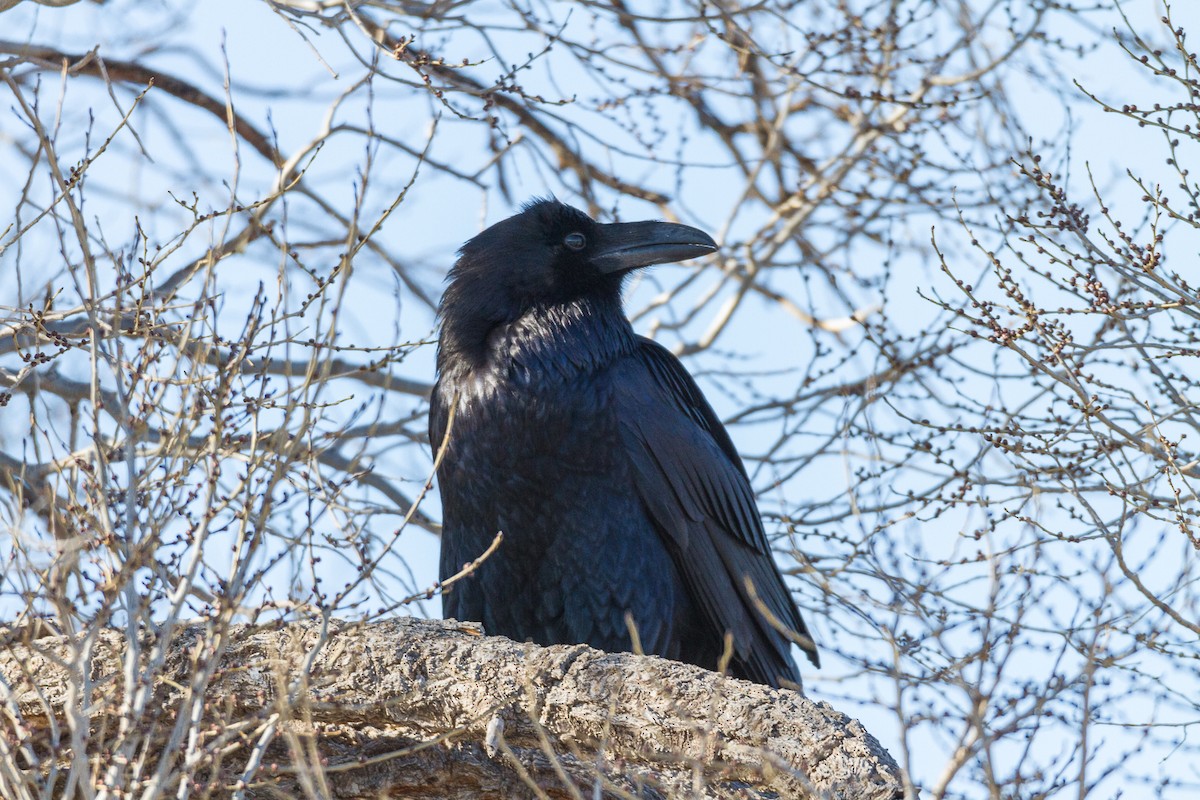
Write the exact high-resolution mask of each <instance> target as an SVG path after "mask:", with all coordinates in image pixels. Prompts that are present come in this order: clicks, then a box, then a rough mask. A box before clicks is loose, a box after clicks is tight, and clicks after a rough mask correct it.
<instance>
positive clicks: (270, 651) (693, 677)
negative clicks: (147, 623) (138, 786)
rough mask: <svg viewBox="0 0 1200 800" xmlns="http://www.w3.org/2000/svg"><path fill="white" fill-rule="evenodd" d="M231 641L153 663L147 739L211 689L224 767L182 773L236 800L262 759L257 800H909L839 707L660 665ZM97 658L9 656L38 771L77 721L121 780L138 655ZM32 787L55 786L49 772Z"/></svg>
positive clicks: (417, 635)
mask: <svg viewBox="0 0 1200 800" xmlns="http://www.w3.org/2000/svg"><path fill="white" fill-rule="evenodd" d="M22 631H24V634H23V635H21V634H22ZM223 638H224V641H226V642H227V644H225V645H224V647H223V648H222V649H218V650H213V649H212V646H213V642H214V640H220V637H214V636H212V634H211V631H210V630H207V629H206V628H205V627H202V626H193V627H185V628H182V629H179V631H178V632H177V633H176V635H174V636H173V637H172V640H171V642H170V644H169V646H168V648H167V649H166V654H165V659H164V660H163V662H162V664H161V665H160V666H159V667H158V668H157V669H156V668H154V667H153V666H152V665H148V664H147V658H145V657H143V658H142V659H141V661H142V663H141V667H142V669H141V673H142V675H143V676H148V677H146V678H145V680H146V682H147V684H146V685H148V686H152V687H153V691H154V695H153V696H154V701H153V702H152V703H150V704H148V705H147V708H146V710H144V711H142V712H140V713H141V717H140V718H139V719H137V720H135V725H136V726H137V727H136V729H137V730H140V731H142V732H143V734H144V735H145V736H146V737H147V741H149V740H151V739H153V740H155V741H159V740H161V741H164V742H165V741H166V740H167V739H168V738H169V733H170V730H171V726H173V725H174V726H176V727H178V722H179V720H180V719H182V718H184V717H185V716H186V714H185V709H186V708H187V703H188V697H189V695H190V692H189V686H195V687H196V689H195V691H194V693H195V696H196V697H197V699H199V697H200V694H201V693H202V695H203V698H202V700H203V702H202V704H201V705H200V707H202V708H203V721H204V723H207V724H206V725H205V726H202V727H204V729H205V730H208V731H210V732H211V740H212V741H211V745H210V747H209V750H210V751H211V752H213V753H215V752H217V751H218V750H219V751H220V752H221V756H220V757H219V758H215V759H214V758H211V757H207V756H206V758H205V759H202V760H201V761H200V762H198V763H195V762H194V764H193V767H191V768H190V769H191V772H189V771H188V769H189V768H186V767H177V768H174V769H175V771H176V772H177V773H179V774H187V775H188V779H189V780H193V781H195V780H203V781H208V782H209V783H210V785H217V786H223V787H226V789H227V791H228V792H229V793H234V792H236V791H237V790H238V786H237V779H238V778H239V777H240V776H241V775H242V773H243V771H244V770H245V765H246V763H247V762H248V760H249V759H252V758H257V759H259V761H260V762H261V765H262V766H261V767H260V768H259V769H258V770H257V771H256V773H255V774H254V777H253V778H252V779H251V780H250V781H249V783H248V784H247V785H246V787H245V788H244V790H243V791H244V796H245V797H302V796H308V795H307V794H306V791H307V792H310V793H311V792H315V794H316V796H327V797H330V798H335V799H337V800H341V799H342V798H373V799H374V798H382V797H452V798H480V797H537V796H542V797H551V798H560V797H561V798H569V797H581V796H593V797H598V796H604V797H622V796H626V797H628V796H634V797H639V798H683V797H688V798H691V797H698V798H735V797H736V798H810V797H812V798H846V799H847V800H849V799H850V798H853V799H854V800H859V799H862V800H876V799H878V800H884V798H889V799H890V798H899V797H902V796H903V789H902V783H901V776H900V770H899V768H898V767H897V766H896V763H895V761H894V760H893V759H892V758H891V756H889V755H888V754H887V752H886V751H884V749H883V748H882V747H881V746H880V745H879V743H878V742H877V741H876V740H875V739H874V737H872V736H871V735H870V734H869V733H867V731H866V730H864V729H863V727H862V726H861V725H860V724H859V723H858V722H856V721H854V720H852V719H850V718H849V717H847V716H846V715H844V714H841V713H839V712H837V711H835V710H834V709H833V708H831V707H830V706H829V705H827V704H825V703H819V702H814V701H812V700H809V699H807V698H805V697H804V696H803V695H801V694H799V693H796V692H791V691H787V690H772V689H769V688H767V687H763V686H759V685H756V684H752V683H747V682H744V681H739V680H734V679H729V678H724V677H722V676H720V675H717V674H716V673H712V672H708V671H706V670H702V669H698V668H696V667H692V666H689V665H685V664H679V663H676V662H672V661H667V660H664V659H660V658H654V657H647V656H636V655H631V654H610V653H602V652H600V651H597V650H592V649H590V648H587V647H583V646H570V647H568V646H559V647H538V646H535V645H530V644H520V643H517V642H513V641H510V640H508V639H504V638H500V637H483V636H480V635H479V632H478V629H476V628H473V627H472V626H469V625H466V624H462V623H457V622H453V621H445V622H442V621H426V620H416V619H398V620H392V621H388V622H380V623H370V624H352V623H343V622H336V621H334V622H331V623H330V624H329V626H328V628H327V629H324V630H323V629H322V628H321V626H320V625H319V624H315V623H314V624H291V625H286V626H279V627H259V628H252V627H248V626H232V627H230V628H228V629H227V631H226V634H225V636H224V637H223ZM142 644H143V645H144V648H143V652H145V651H146V649H148V648H146V647H145V646H146V645H148V644H150V642H149V640H147V641H146V642H143V643H142ZM79 652H80V648H79V645H78V642H77V640H70V639H67V638H65V637H61V636H45V637H43V638H37V639H35V638H33V636H32V635H31V634H30V633H29V632H28V630H27V629H18V630H17V631H10V632H9V634H8V636H6V637H3V638H0V677H2V678H3V682H2V683H0V707H7V709H8V710H9V713H10V714H13V713H16V714H17V715H18V716H19V719H20V724H13V725H12V726H11V729H10V726H9V725H7V724H5V725H0V728H3V734H4V735H5V736H6V737H8V738H9V741H10V742H13V741H14V740H13V737H14V736H16V737H17V738H21V736H24V738H25V742H26V744H27V745H28V746H29V748H30V749H29V750H28V752H45V753H46V754H47V755H48V756H51V754H52V757H53V758H55V759H57V760H59V761H64V760H66V759H67V757H68V756H67V754H66V753H65V751H64V750H63V749H62V748H63V746H64V745H63V744H61V743H59V742H58V741H57V740H55V738H54V737H55V736H56V735H57V736H59V737H61V738H62V741H63V742H68V741H69V736H68V735H67V734H66V732H65V728H66V727H67V726H65V725H64V721H65V720H66V719H67V717H68V716H69V714H68V713H67V712H68V711H70V709H71V708H74V709H75V717H76V719H77V720H79V719H84V720H86V721H87V723H88V726H89V734H88V735H89V741H88V750H89V752H90V753H91V754H92V755H93V759H94V762H93V763H103V762H104V761H105V758H106V755H108V751H109V750H111V749H112V747H113V746H114V745H113V742H114V740H113V737H114V736H116V729H117V728H118V727H119V726H117V725H115V724H112V723H113V722H114V721H115V720H116V719H117V717H118V716H119V715H120V714H126V715H128V714H130V713H131V712H130V711H129V707H128V705H125V706H124V708H123V707H122V695H123V691H122V688H123V678H122V675H123V666H122V660H123V658H124V657H125V655H126V652H127V648H126V647H125V641H124V639H123V638H122V636H121V635H120V634H119V633H118V632H116V631H109V630H105V631H102V632H101V634H100V636H99V638H98V640H97V642H96V645H95V647H94V648H93V649H92V654H91V658H90V659H81V657H80V656H79ZM306 663H307V667H306V666H305V665H306ZM197 675H203V676H205V678H204V679H202V680H199V681H197V680H196V676H197ZM83 677H88V678H90V680H91V682H92V686H93V689H92V690H91V696H90V702H89V703H87V704H85V703H83V702H81V701H80V700H78V699H71V698H73V697H74V698H78V697H79V693H78V692H72V691H71V689H70V686H71V684H72V681H74V683H75V685H76V686H78V685H79V684H80V680H81V678H83ZM52 717H53V720H52V719H51V718H52ZM105 722H107V723H109V724H107V725H105V724H103V723H105ZM76 724H78V723H76ZM55 726H57V729H58V730H59V731H60V732H59V733H58V734H55V733H54V731H55ZM231 731H232V732H234V733H235V734H236V735H232V734H231V733H230V732H231ZM239 742H240V743H241V744H240V746H239V745H238V743H239ZM177 747H179V745H177ZM2 749H3V748H0V750H2ZM162 757H164V758H175V759H176V760H178V761H180V762H181V763H182V762H183V760H184V759H183V756H182V755H180V754H179V753H176V754H174V755H171V756H166V755H164V756H162ZM0 758H3V754H2V753H0ZM24 767H25V769H26V770H42V774H43V775H45V774H48V773H47V771H46V770H47V762H43V763H41V764H29V763H26V764H25V765H24ZM151 771H152V770H151ZM97 774H99V770H97ZM306 787H307V788H306ZM314 787H315V788H314ZM216 796H223V795H222V794H221V793H220V792H218V793H217V795H216Z"/></svg>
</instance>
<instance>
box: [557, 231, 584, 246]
mask: <svg viewBox="0 0 1200 800" xmlns="http://www.w3.org/2000/svg"><path fill="white" fill-rule="evenodd" d="M563 244H565V245H566V246H567V247H569V248H570V249H572V250H582V249H583V248H584V247H585V246H586V245H587V237H586V236H584V235H583V234H582V233H578V232H576V233H568V234H567V235H566V236H565V237H563Z"/></svg>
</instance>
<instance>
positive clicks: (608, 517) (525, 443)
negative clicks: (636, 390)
mask: <svg viewBox="0 0 1200 800" xmlns="http://www.w3.org/2000/svg"><path fill="white" fill-rule="evenodd" d="M506 372H507V374H502V375H497V374H494V373H493V374H488V375H483V376H472V377H471V378H470V379H469V382H460V384H459V386H458V387H457V393H458V396H459V406H458V409H457V412H456V415H455V419H454V423H453V429H452V431H451V434H450V444H449V447H448V450H447V452H446V454H445V457H444V459H443V462H442V465H441V468H440V470H439V473H438V479H439V483H440V486H441V491H442V500H443V511H444V520H445V524H444V529H443V541H442V563H441V574H442V578H443V580H444V579H446V578H448V577H449V576H451V575H453V574H454V573H456V572H457V571H458V570H459V569H461V568H462V566H463V565H464V564H465V563H468V562H470V561H472V560H473V559H475V558H477V557H478V556H479V555H480V554H481V553H482V552H484V551H485V550H486V549H487V547H488V545H489V544H490V543H491V542H492V540H493V537H494V536H495V534H496V532H497V531H502V532H503V533H504V541H503V543H502V544H501V546H500V548H499V549H498V550H497V552H496V553H495V554H493V555H492V556H491V557H490V558H489V559H488V560H487V561H486V562H485V563H484V564H483V565H481V566H480V567H479V568H478V570H477V571H476V572H475V573H473V574H472V575H471V576H470V577H469V578H466V579H464V580H462V581H460V582H459V583H457V584H456V585H455V586H453V587H452V588H451V589H450V590H448V592H447V593H446V595H445V596H444V603H445V610H446V615H447V616H451V617H455V618H458V619H469V620H475V621H479V622H481V623H482V624H483V626H484V629H485V630H486V632H487V633H489V634H499V635H504V636H508V637H511V638H513V639H517V640H525V639H531V640H533V641H535V642H538V643H540V644H559V643H585V644H589V645H592V646H594V647H598V648H601V649H606V650H627V649H629V648H630V638H629V633H628V627H627V625H626V614H629V615H631V616H632V619H633V620H634V622H635V623H636V625H637V628H638V634H639V637H640V639H641V641H642V644H643V646H644V647H645V649H646V650H647V651H648V652H656V653H659V654H661V655H666V656H676V655H677V653H676V651H677V649H678V646H677V644H676V642H675V639H676V638H677V636H678V633H679V630H680V629H681V628H682V627H685V626H686V625H687V624H688V622H689V620H690V619H691V617H692V609H691V606H690V601H689V599H688V596H687V592H686V590H685V589H684V587H683V584H682V581H681V579H680V577H679V574H678V571H677V569H676V567H675V565H674V564H673V563H672V560H671V556H670V554H669V553H668V552H667V550H666V547H665V545H664V543H663V540H662V538H661V537H660V536H659V534H658V533H657V531H656V529H655V527H654V524H653V522H652V520H651V518H650V517H649V515H648V514H647V512H646V509H645V508H644V506H643V504H642V502H641V500H640V499H639V496H638V493H637V491H636V487H635V486H634V484H633V475H632V471H631V467H630V464H629V460H628V458H627V456H626V454H625V453H624V451H623V449H622V445H621V441H620V438H619V435H618V420H617V418H616V416H615V411H614V410H613V404H612V395H613V393H612V389H611V384H610V382H609V381H608V380H607V372H608V371H607V370H599V371H588V372H586V373H580V374H578V375H577V376H575V377H574V379H572V376H570V374H569V373H568V374H566V375H561V374H559V375H552V376H547V375H546V374H545V372H544V371H542V372H536V373H535V372H534V371H531V370H529V369H528V368H526V369H522V368H521V365H520V364H513V365H511V368H510V369H509V370H507V371H506ZM454 388H455V387H451V386H449V385H446V386H439V391H443V392H448V391H452V390H454Z"/></svg>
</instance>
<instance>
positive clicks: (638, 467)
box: [614, 337, 819, 685]
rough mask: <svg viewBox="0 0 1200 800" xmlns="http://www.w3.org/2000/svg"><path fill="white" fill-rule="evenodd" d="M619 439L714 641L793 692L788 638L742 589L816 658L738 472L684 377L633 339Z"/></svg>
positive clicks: (624, 364)
mask: <svg viewBox="0 0 1200 800" xmlns="http://www.w3.org/2000/svg"><path fill="white" fill-rule="evenodd" d="M615 369H616V370H617V373H616V374H615V375H614V389H615V393H616V395H615V396H616V402H617V417H618V419H619V421H620V429H621V438H622V443H623V445H624V447H625V450H626V452H627V453H628V454H629V458H630V461H631V463H632V466H633V470H634V474H635V476H636V477H635V479H636V481H637V488H638V492H639V494H640V496H641V498H642V502H643V503H644V504H645V506H646V508H647V509H648V510H649V512H650V515H651V516H652V517H653V519H654V521H655V524H656V525H657V526H658V528H659V531H660V533H661V534H662V535H663V537H664V539H665V540H666V541H667V543H668V545H669V546H670V549H671V550H672V554H673V556H674V557H675V560H676V564H677V566H678V568H679V571H680V574H681V575H682V576H683V579H684V582H685V583H686V584H687V586H688V587H689V589H690V590H691V591H692V593H693V594H694V596H695V598H696V601H697V603H698V604H699V606H700V608H701V609H702V610H703V613H704V615H705V617H706V618H707V620H708V622H709V623H710V624H711V625H712V627H713V628H714V629H715V630H716V632H717V635H718V636H721V635H724V634H725V633H726V632H729V633H732V634H733V637H734V663H735V666H741V668H742V669H741V670H740V671H742V672H744V673H745V674H746V676H747V677H749V678H752V679H754V680H757V681H759V682H765V683H769V684H772V685H778V684H779V679H780V678H783V679H786V680H791V681H795V682H797V683H799V680H800V678H799V674H798V672H797V670H796V666H795V662H793V661H792V658H791V655H790V653H789V642H788V640H787V638H786V637H784V636H783V635H782V634H780V633H779V632H778V631H777V630H776V629H775V628H774V627H772V626H771V625H770V624H769V623H768V622H767V621H766V619H764V618H763V615H762V614H761V613H760V612H759V610H758V608H757V606H756V603H755V601H754V599H753V598H752V596H751V594H750V593H749V591H748V590H747V588H746V580H747V579H749V580H750V582H751V584H752V585H753V587H754V591H755V593H756V594H757V595H758V598H759V600H760V601H761V602H762V603H763V605H765V607H766V608H767V609H768V610H769V611H770V613H771V614H773V615H774V616H775V618H776V619H777V620H779V621H780V622H781V623H782V624H784V625H786V626H787V627H788V628H790V629H791V630H793V631H795V632H796V633H798V634H800V636H801V637H803V640H805V641H806V643H805V644H802V645H801V647H802V648H803V649H804V651H805V652H806V653H807V654H808V657H809V659H810V660H811V661H812V662H813V663H814V664H819V660H818V657H817V649H816V646H815V645H814V644H812V640H811V638H810V637H809V634H808V629H807V627H806V626H805V624H804V620H803V619H802V618H801V616H800V611H799V610H798V609H797V608H796V605H795V603H794V602H793V601H792V598H791V595H790V594H789V593H788V590H787V587H786V586H785V585H784V583H783V578H782V576H781V575H780V574H779V570H778V568H777V567H776V566H775V562H774V561H773V560H772V558H771V549H770V546H769V545H768V543H767V536H766V533H765V532H764V530H763V526H762V520H761V519H760V518H759V515H758V507H757V505H756V503H755V500H754V492H753V490H752V489H751V487H750V481H749V479H748V477H747V475H746V470H745V467H743V466H742V462H741V459H740V458H739V457H738V454H737V451H736V450H735V449H734V447H733V442H732V441H731V440H730V438H729V434H728V433H727V432H726V431H725V427H724V426H723V425H722V424H721V421H720V420H719V419H717V416H716V414H715V413H714V412H713V410H712V407H711V406H709V404H708V401H707V400H705V399H704V395H702V394H701V393H700V388H699V387H698V386H697V385H696V382H695V381H694V380H693V379H692V377H691V375H689V374H688V373H687V371H686V370H685V369H684V368H683V365H682V364H681V363H679V360H678V359H677V358H675V356H674V355H672V354H671V353H670V351H668V350H666V349H665V348H663V347H662V346H661V345H659V344H657V343H655V342H653V341H651V340H650V339H646V338H644V337H639V347H638V349H637V350H636V351H635V352H634V353H633V354H631V355H630V356H629V357H627V358H625V359H622V361H621V362H620V363H619V364H618V365H617V366H616V367H615Z"/></svg>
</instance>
